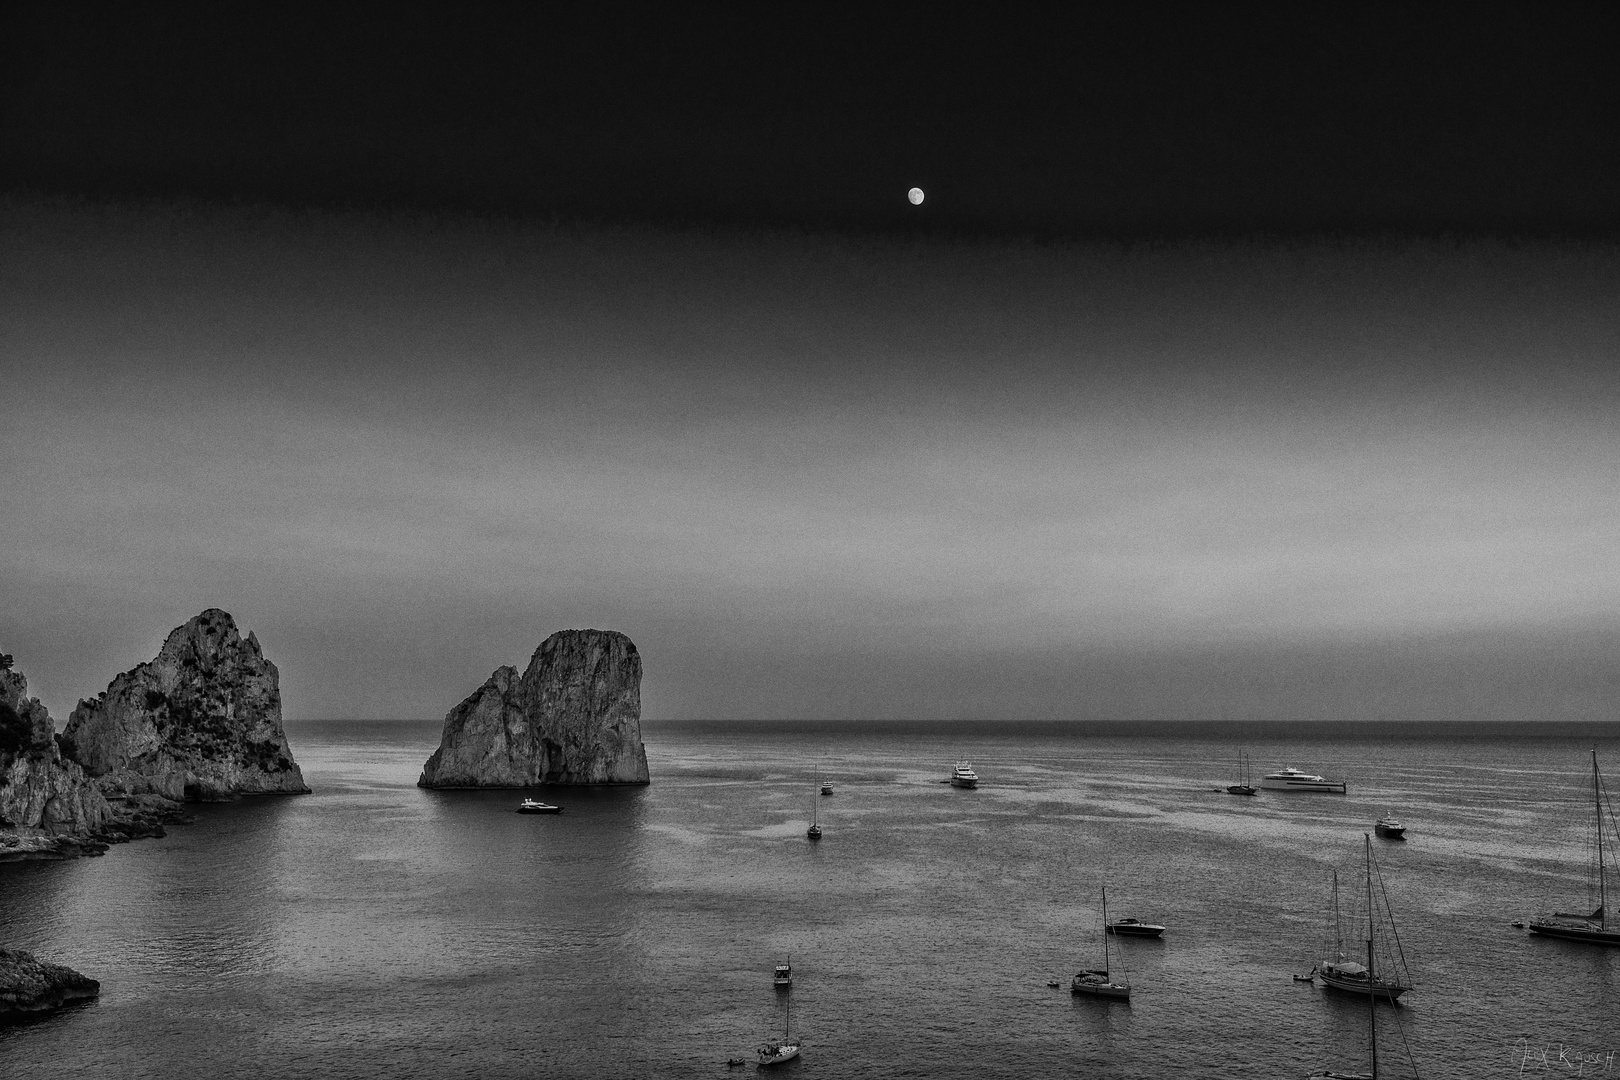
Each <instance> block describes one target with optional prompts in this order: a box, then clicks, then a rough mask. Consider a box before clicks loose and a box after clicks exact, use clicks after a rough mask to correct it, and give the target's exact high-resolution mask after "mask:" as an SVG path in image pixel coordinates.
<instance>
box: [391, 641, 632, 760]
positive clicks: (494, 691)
mask: <svg viewBox="0 0 1620 1080" xmlns="http://www.w3.org/2000/svg"><path fill="white" fill-rule="evenodd" d="M647 782H648V775H647V749H646V747H645V746H643V745H642V742H641V654H640V653H638V652H637V651H636V646H635V643H634V642H632V641H631V640H630V639H629V638H627V637H625V636H624V635H623V634H620V633H617V632H615V631H612V630H559V631H558V632H557V633H555V634H552V635H551V636H550V637H548V638H547V639H546V640H545V641H543V642H541V644H540V647H539V648H538V649H536V650H535V651H534V656H533V657H532V658H530V660H529V667H528V670H527V671H525V672H524V673H523V674H522V675H521V676H520V675H519V674H518V672H517V669H516V668H514V667H510V666H507V667H501V668H497V669H496V670H495V673H494V674H492V675H491V676H490V677H489V679H488V681H486V682H485V683H484V685H483V686H480V687H479V688H478V689H477V690H475V691H473V693H472V696H470V697H469V698H467V700H465V701H463V702H462V703H461V704H460V705H457V706H456V707H455V708H453V709H451V710H450V713H449V715H447V716H446V717H445V718H444V734H443V736H442V737H441V738H440V740H439V748H438V749H437V750H435V751H434V752H433V756H432V757H430V758H428V760H427V764H426V765H425V766H423V768H422V778H421V779H420V780H418V781H417V784H418V785H420V786H421V787H427V788H465V787H497V788H521V787H532V786H534V785H537V784H645V783H647Z"/></svg>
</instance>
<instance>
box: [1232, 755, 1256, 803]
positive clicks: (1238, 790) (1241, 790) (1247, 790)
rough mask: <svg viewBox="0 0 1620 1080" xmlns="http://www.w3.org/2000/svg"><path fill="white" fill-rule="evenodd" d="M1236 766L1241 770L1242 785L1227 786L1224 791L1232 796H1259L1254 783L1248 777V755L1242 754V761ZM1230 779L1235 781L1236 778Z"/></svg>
mask: <svg viewBox="0 0 1620 1080" xmlns="http://www.w3.org/2000/svg"><path fill="white" fill-rule="evenodd" d="M1238 764H1239V765H1241V766H1242V768H1243V783H1241V784H1228V785H1227V787H1226V790H1227V791H1228V792H1229V793H1230V794H1233V795H1256V794H1259V789H1258V788H1256V787H1255V786H1254V781H1253V780H1252V779H1250V777H1249V755H1248V754H1244V755H1243V758H1242V760H1241V761H1239V762H1238ZM1232 779H1234V780H1236V779H1237V777H1235V776H1234V777H1233V778H1232Z"/></svg>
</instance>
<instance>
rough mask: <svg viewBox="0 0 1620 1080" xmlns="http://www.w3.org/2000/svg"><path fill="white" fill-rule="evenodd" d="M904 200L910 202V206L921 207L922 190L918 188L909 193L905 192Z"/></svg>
mask: <svg viewBox="0 0 1620 1080" xmlns="http://www.w3.org/2000/svg"><path fill="white" fill-rule="evenodd" d="M906 198H908V199H910V200H911V205H912V206H921V205H922V201H923V190H922V188H920V187H914V188H912V189H911V190H910V191H908V192H906Z"/></svg>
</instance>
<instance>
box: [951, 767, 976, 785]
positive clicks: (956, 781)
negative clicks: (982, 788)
mask: <svg viewBox="0 0 1620 1080" xmlns="http://www.w3.org/2000/svg"><path fill="white" fill-rule="evenodd" d="M978 786H979V774H978V773H976V772H974V771H973V766H972V765H969V764H968V763H967V762H965V761H958V762H957V763H956V768H954V769H952V770H951V787H965V788H976V787H978Z"/></svg>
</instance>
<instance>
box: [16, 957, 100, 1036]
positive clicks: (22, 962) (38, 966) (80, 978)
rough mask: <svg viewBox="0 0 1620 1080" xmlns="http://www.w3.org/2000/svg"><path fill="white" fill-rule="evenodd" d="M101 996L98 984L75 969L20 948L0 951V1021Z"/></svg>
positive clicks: (36, 1013) (17, 1018)
mask: <svg viewBox="0 0 1620 1080" xmlns="http://www.w3.org/2000/svg"><path fill="white" fill-rule="evenodd" d="M99 993H101V984H100V983H99V982H97V981H96V980H95V979H92V978H88V977H87V976H84V975H80V974H79V973H78V972H77V971H74V970H73V969H72V968H68V967H63V966H62V965H61V964H47V963H45V962H44V961H43V960H40V959H37V958H36V957H35V956H34V954H33V953H28V952H23V951H22V950H21V949H0V1022H6V1021H13V1020H19V1019H24V1018H27V1017H29V1016H34V1015H38V1014H39V1013H43V1012H49V1011H50V1010H52V1009H60V1008H61V1007H62V1006H64V1005H69V1004H71V1003H73V1002H75V1001H84V1000H86V999H87V998H93V997H95V996H96V995H97V994H99Z"/></svg>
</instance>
